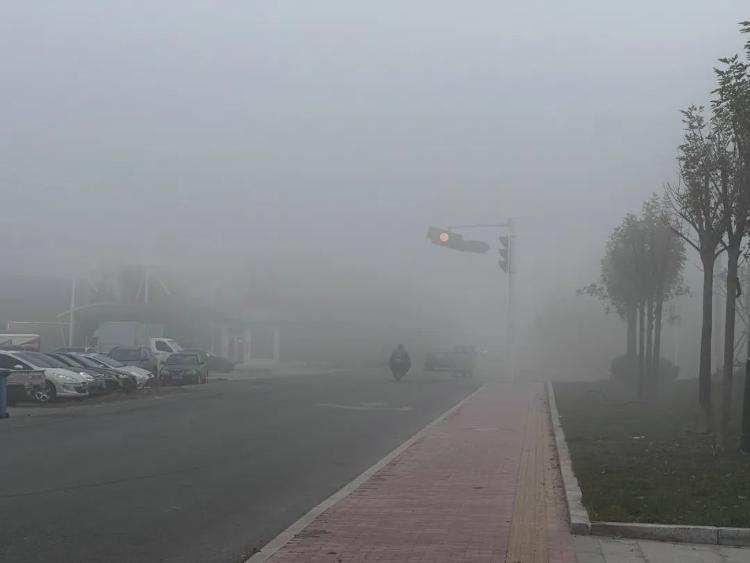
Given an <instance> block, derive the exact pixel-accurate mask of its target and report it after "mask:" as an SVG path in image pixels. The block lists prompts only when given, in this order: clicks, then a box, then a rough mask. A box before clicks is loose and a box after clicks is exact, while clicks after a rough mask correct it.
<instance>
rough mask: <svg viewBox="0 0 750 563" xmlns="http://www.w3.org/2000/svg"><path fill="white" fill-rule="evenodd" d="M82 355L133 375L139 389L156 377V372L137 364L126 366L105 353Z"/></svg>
mask: <svg viewBox="0 0 750 563" xmlns="http://www.w3.org/2000/svg"><path fill="white" fill-rule="evenodd" d="M81 355H82V356H84V357H86V358H89V359H91V360H93V361H94V362H96V363H97V364H99V365H100V366H102V367H107V368H112V369H114V370H116V371H118V372H120V373H123V374H127V375H130V376H132V377H133V378H134V379H135V384H136V387H138V388H139V389H140V388H142V387H145V386H146V385H147V384H148V383H149V382H151V381H152V380H153V379H154V374H153V373H151V372H148V371H146V370H145V369H141V368H139V367H136V366H126V365H125V364H123V363H121V362H118V361H117V360H115V359H114V358H110V357H109V356H105V355H104V354H98V353H94V354H81Z"/></svg>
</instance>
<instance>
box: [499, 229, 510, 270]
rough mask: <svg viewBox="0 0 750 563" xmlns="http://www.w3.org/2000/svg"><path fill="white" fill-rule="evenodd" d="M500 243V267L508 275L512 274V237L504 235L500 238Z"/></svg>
mask: <svg viewBox="0 0 750 563" xmlns="http://www.w3.org/2000/svg"><path fill="white" fill-rule="evenodd" d="M498 240H499V241H500V250H499V253H500V260H498V262H497V263H498V264H500V267H501V268H502V269H503V272H505V273H506V274H510V259H511V249H510V240H511V239H510V236H509V235H503V236H501V237H499V238H498Z"/></svg>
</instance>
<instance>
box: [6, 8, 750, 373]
mask: <svg viewBox="0 0 750 563" xmlns="http://www.w3.org/2000/svg"><path fill="white" fill-rule="evenodd" d="M746 7H747V6H746V3H745V2H742V1H740V0H733V1H726V2H720V3H716V2H709V1H706V0H690V1H684V0H680V1H678V0H669V1H666V0H665V1H662V2H648V1H646V0H636V1H633V2H625V3H618V4H617V5H615V4H612V3H609V2H595V1H593V0H579V1H576V2H565V3H560V2H549V1H546V2H545V1H541V0H536V1H531V2H529V1H525V2H521V1H513V2H496V1H494V2H491V1H476V2H469V3H466V2H455V1H454V2H448V1H435V0H430V1H426V0H425V1H412V2H396V1H380V2H369V3H362V2H348V1H344V0H340V1H328V0H327V1H317V2H287V1H275V2H259V1H258V2H223V3H210V2H188V1H179V2H177V1H172V2H166V1H165V2H158V3H154V2H131V3H122V2H93V1H90V2H85V1H79V0H70V1H66V2H21V1H10V2H4V3H3V4H2V6H0V76H2V77H3V78H2V83H3V87H2V88H0V123H1V124H2V126H0V193H2V206H0V228H2V240H3V241H4V242H3V244H2V245H0V256H2V263H3V268H2V274H0V322H1V323H6V322H8V321H42V320H50V321H54V320H58V319H59V317H58V315H59V314H61V313H63V312H64V311H65V310H66V308H67V307H68V302H69V300H70V296H69V293H70V285H71V279H72V278H76V279H77V280H78V285H79V291H81V295H80V296H79V298H78V299H79V303H78V304H79V305H80V304H81V303H82V301H83V300H85V299H86V298H87V297H86V296H87V295H88V294H90V293H91V291H92V290H91V289H90V288H91V287H94V286H96V284H97V283H99V281H101V280H102V279H106V278H107V276H109V279H111V278H112V276H113V274H112V272H113V271H117V270H118V268H122V267H125V266H127V267H136V268H141V269H148V270H149V271H150V272H151V276H152V278H153V279H154V280H156V281H155V282H153V283H154V284H155V286H154V287H156V289H154V292H156V293H154V295H156V294H157V293H158V291H159V289H158V288H159V287H167V288H168V291H166V293H168V294H169V295H170V299H171V298H174V299H177V298H178V297H179V299H180V300H181V301H179V302H181V303H188V302H189V303H192V304H195V303H202V304H205V305H206V306H213V307H221V308H225V309H243V310H247V311H250V312H251V314H252V312H254V311H262V312H264V314H265V313H267V312H271V314H273V316H274V318H281V319H283V321H284V323H286V326H287V327H288V333H289V334H291V335H293V336H290V337H289V338H290V339H289V340H288V341H286V342H288V343H286V344H282V354H287V355H288V356H289V359H299V360H309V361H316V362H324V361H329V362H330V363H355V362H365V363H367V362H377V361H379V359H381V358H384V357H385V356H386V355H387V353H388V350H390V349H391V348H392V347H393V346H394V345H395V344H396V343H398V342H399V341H401V342H404V343H405V344H406V345H407V346H408V347H411V348H413V349H414V350H416V351H417V353H422V352H424V351H426V350H428V349H430V348H433V347H437V346H447V345H454V344H472V345H475V346H477V347H479V348H480V349H482V350H485V351H487V352H488V356H493V355H498V354H502V351H503V343H504V338H505V327H506V322H505V319H506V315H507V307H506V299H507V298H506V286H507V279H506V276H505V275H504V274H503V272H502V271H501V270H500V268H499V267H498V265H497V258H498V255H497V248H498V241H497V237H498V235H499V234H500V233H499V231H498V230H497V229H491V228H487V229H477V230H472V231H467V232H466V233H465V234H466V236H467V237H468V238H475V239H478V240H485V241H487V242H489V243H490V244H491V246H492V249H491V251H490V252H489V253H487V254H484V255H482V254H468V253H458V252H453V251H451V250H449V249H445V248H440V247H438V246H435V245H432V244H430V242H429V241H428V240H427V239H426V238H425V233H426V230H427V227H428V226H430V225H435V226H440V227H447V226H449V225H456V224H473V223H497V222H501V221H504V220H506V219H507V218H514V219H515V224H516V230H517V233H516V234H517V236H518V238H517V243H518V244H517V246H516V251H515V255H514V258H515V260H516V266H517V274H516V275H517V288H518V295H517V319H518V321H517V324H518V330H519V337H518V338H517V342H518V343H519V355H520V356H521V359H519V362H520V363H521V364H523V365H524V366H525V367H526V368H527V369H529V370H536V371H545V372H550V370H552V369H553V368H554V370H555V374H556V375H559V376H560V377H570V378H573V377H591V378H593V377H599V376H602V375H604V374H606V371H607V369H608V365H609V361H610V359H611V358H612V357H613V356H614V355H616V354H618V353H621V352H622V348H623V347H624V339H625V335H624V326H623V324H622V323H621V322H620V321H619V320H618V319H617V318H616V317H615V316H614V315H609V316H608V315H606V314H605V311H604V309H603V308H602V306H601V304H600V303H597V302H596V301H595V300H592V299H590V298H586V297H581V296H577V295H576V290H577V289H578V288H580V287H582V286H583V285H585V284H587V283H589V282H591V281H594V280H596V279H597V277H598V275H599V274H598V267H599V260H600V258H601V256H602V253H603V248H604V244H605V241H606V238H607V236H608V235H609V233H610V231H611V230H612V229H613V228H614V226H615V225H616V224H617V223H618V222H619V220H620V218H621V217H622V216H623V215H624V214H625V213H627V212H630V211H633V212H637V211H638V209H639V208H640V205H641V202H642V201H643V200H644V199H646V198H647V197H649V195H650V194H651V193H653V192H657V193H660V192H661V191H662V189H663V184H664V183H665V182H669V181H673V180H674V178H675V176H676V163H675V155H676V150H677V145H678V144H679V142H680V138H681V134H682V130H681V128H682V124H681V121H680V117H681V116H680V113H679V111H680V109H683V108H685V107H686V106H688V105H689V104H691V103H696V104H706V103H707V102H708V97H709V93H710V90H711V88H712V87H713V83H714V76H713V74H712V72H711V68H712V65H714V64H715V61H716V60H717V59H718V58H719V57H721V56H724V55H727V54H730V53H734V52H737V51H738V50H739V49H740V48H741V45H742V43H741V38H740V37H739V36H738V33H737V27H736V23H737V22H738V21H740V20H741V19H744V18H745V17H746V14H744V13H743V8H746ZM691 260H692V255H691ZM106 271H109V272H110V273H109V274H106V273H102V272H106ZM685 276H686V280H687V282H688V285H691V287H692V288H693V289H697V287H698V285H697V283H694V282H696V281H697V280H699V279H700V273H699V272H698V270H697V267H696V266H695V265H694V263H693V262H692V261H691V262H690V263H689V265H688V267H687V270H686V274H685ZM30 280H35V281H33V282H32V281H30ZM43 280H47V281H43ZM87 288H88V289H87ZM87 292H88V293H87ZM88 298H89V299H93V298H91V297H90V296H89V297H88ZM130 298H131V299H133V300H137V299H139V298H140V297H139V296H138V295H136V294H134V295H131V296H130ZM153 298H154V299H155V298H156V297H153ZM677 306H678V307H679V309H680V314H681V316H682V321H681V325H680V326H679V328H675V327H672V326H667V327H665V336H664V340H665V345H664V346H665V355H671V354H674V356H675V357H677V358H678V360H679V363H680V364H681V365H682V366H683V371H684V373H686V374H689V375H690V374H692V375H694V369H695V366H694V363H695V361H696V360H697V357H694V356H695V350H694V347H693V348H691V347H690V345H689V343H695V342H696V341H697V336H696V335H697V334H698V332H697V331H698V328H697V324H698V315H697V311H698V300H697V297H696V295H688V296H686V297H683V298H681V299H680V301H679V302H678V305H677ZM680 338H682V339H683V340H684V342H685V343H686V344H685V345H684V346H682V347H680V346H679V340H680ZM284 346H287V349H286V350H285V349H284V348H283V347H284Z"/></svg>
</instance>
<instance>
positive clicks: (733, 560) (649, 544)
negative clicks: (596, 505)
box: [575, 536, 750, 563]
mask: <svg viewBox="0 0 750 563" xmlns="http://www.w3.org/2000/svg"><path fill="white" fill-rule="evenodd" d="M575 544H576V550H577V551H578V563H750V549H746V548H741V547H727V546H722V545H693V544H686V543H682V544H674V543H666V542H658V541H645V540H626V539H614V538H598V537H594V536H579V537H576V538H575Z"/></svg>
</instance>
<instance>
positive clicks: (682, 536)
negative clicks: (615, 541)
mask: <svg viewBox="0 0 750 563" xmlns="http://www.w3.org/2000/svg"><path fill="white" fill-rule="evenodd" d="M547 399H548V402H549V414H550V419H551V420H552V428H553V430H554V436H555V446H556V449H557V458H558V462H559V464H560V473H561V475H562V482H563V488H564V489H565V503H566V505H567V507H568V517H569V518H570V531H571V532H572V533H574V534H577V535H592V536H605V537H617V538H627V539H635V540H657V541H666V542H673V543H697V544H704V545H726V546H734V547H748V546H750V528H724V527H720V526H687V525H670V524H642V523H638V522H591V521H590V520H589V515H588V512H587V511H586V508H585V507H584V506H583V503H582V501H581V499H582V494H581V488H580V486H579V485H578V479H577V478H576V476H575V473H574V472H573V464H572V462H571V459H570V452H569V450H568V444H567V443H566V442H565V433H564V432H563V429H562V425H561V424H560V413H559V412H558V410H557V403H556V401H555V391H554V389H553V388H552V383H551V382H550V381H547Z"/></svg>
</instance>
